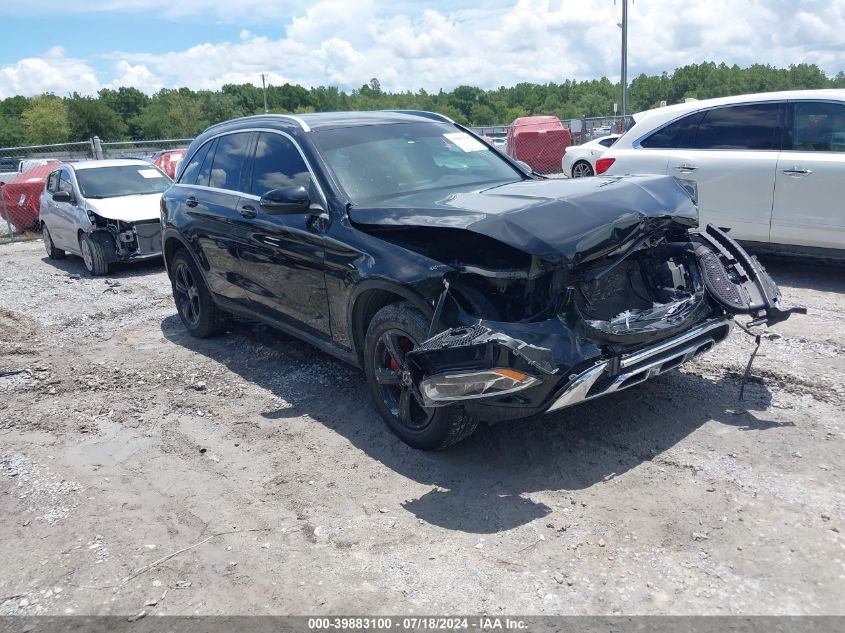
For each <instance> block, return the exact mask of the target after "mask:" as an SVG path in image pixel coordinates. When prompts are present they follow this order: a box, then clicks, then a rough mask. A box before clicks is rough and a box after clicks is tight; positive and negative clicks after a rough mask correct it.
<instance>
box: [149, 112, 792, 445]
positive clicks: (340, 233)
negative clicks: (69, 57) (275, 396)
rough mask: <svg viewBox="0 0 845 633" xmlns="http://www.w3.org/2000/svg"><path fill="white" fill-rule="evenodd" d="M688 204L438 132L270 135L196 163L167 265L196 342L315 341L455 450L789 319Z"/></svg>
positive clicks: (411, 424) (366, 116) (731, 246)
mask: <svg viewBox="0 0 845 633" xmlns="http://www.w3.org/2000/svg"><path fill="white" fill-rule="evenodd" d="M685 186H686V187H685ZM688 187H690V183H679V181H677V180H675V179H674V178H671V177H665V176H631V177H621V178H620V177H613V178H581V179H578V180H571V181H570V180H547V179H545V178H543V177H541V176H538V175H536V174H533V173H531V172H530V169H529V168H527V166H525V165H524V164H521V163H518V162H516V161H513V160H511V159H510V158H509V157H507V156H505V155H503V154H501V153H500V152H499V151H497V150H495V149H494V148H493V147H492V146H490V145H488V144H487V143H486V142H485V141H484V140H482V139H481V138H479V137H478V136H476V135H475V134H473V133H472V132H471V131H470V130H468V129H466V128H463V127H461V126H460V125H457V124H455V123H454V122H452V121H450V120H449V119H447V118H446V117H443V116H440V115H437V114H433V113H428V112H343V113H324V114H307V115H302V116H286V115H264V116H255V117H248V118H243V119H237V120H234V121H228V122H226V123H221V124H219V125H215V126H213V127H211V128H209V129H208V130H206V131H205V132H204V133H203V134H202V135H200V136H199V137H198V138H197V139H196V140H195V141H194V142H193V143H192V144H191V146H190V148H189V149H188V153H187V156H186V159H185V160H184V161H183V162H182V164H181V166H180V173H179V174H178V176H177V179H176V182H175V183H174V184H173V185H172V186H171V187H170V188H169V189H168V190H167V192H166V193H165V194H164V196H163V198H162V206H161V211H162V227H163V231H162V239H163V252H164V256H165V261H166V264H167V271H168V274H169V276H170V279H171V282H172V285H173V294H174V297H175V300H176V305H177V308H178V311H179V315H180V317H181V318H182V321H183V322H184V324H185V327H186V328H187V329H188V330H189V331H190V332H191V333H192V334H194V335H195V336H199V337H206V336H211V335H214V334H218V333H221V332H223V331H224V329H225V327H226V323H227V320H228V319H229V318H230V316H231V315H245V316H247V317H250V318H258V319H260V320H262V321H264V322H266V323H268V324H270V325H271V326H273V327H276V328H278V329H280V330H283V331H285V332H288V333H291V334H293V335H295V336H298V337H300V338H302V339H304V340H306V341H308V342H310V343H313V344H314V345H315V346H317V347H318V348H320V349H322V350H324V351H326V352H329V353H330V354H333V355H335V356H337V357H339V358H341V359H344V360H346V361H348V362H350V363H352V364H354V365H357V366H359V367H362V368H363V369H364V371H365V373H366V377H367V381H368V383H369V385H370V389H371V391H372V395H373V398H374V400H375V402H376V405H377V406H378V408H379V411H380V412H381V414H382V416H383V417H384V419H385V420H386V421H387V423H388V425H389V426H390V428H391V429H393V431H395V432H396V434H397V435H399V437H401V438H402V439H403V440H404V441H405V442H407V443H408V444H410V445H412V446H415V447H419V448H426V449H428V448H440V447H444V446H447V445H449V444H451V443H454V442H457V441H459V440H461V439H462V438H465V437H467V436H468V435H469V434H470V433H472V431H473V430H474V429H475V427H476V425H477V423H478V422H479V421H482V420H488V421H494V420H506V419H516V418H524V417H528V416H532V415H536V414H539V413H543V412H546V411H550V410H555V409H559V408H562V407H566V406H569V405H572V404H576V403H578V402H582V401H584V400H587V399H590V398H595V397H598V396H601V395H605V394H608V393H613V392H615V391H618V390H620V389H625V388H627V387H630V386H632V385H635V384H637V383H639V382H642V381H643V380H645V379H647V378H649V377H651V376H654V375H657V374H660V373H662V372H664V371H668V370H670V369H673V368H675V367H678V366H679V365H681V364H682V363H683V362H685V361H686V360H688V359H690V358H692V357H693V356H695V355H697V354H699V353H701V352H704V351H706V350H708V349H710V348H711V347H712V346H713V345H715V344H716V343H718V342H720V341H722V340H723V339H725V337H726V336H727V335H728V331H729V328H730V325H731V322H732V318H731V317H732V315H735V314H739V313H746V314H750V315H752V321H753V322H768V323H773V322H775V321H778V320H782V319H784V318H786V317H787V316H788V314H789V312H790V310H787V309H784V308H782V307H781V303H780V296H779V292H778V289H777V287H776V286H775V284H774V283H773V282H772V280H771V279H770V278H769V276H768V275H767V274H766V272H765V271H764V269H763V268H762V267H761V266H760V264H759V263H758V262H757V261H756V259H755V258H752V257H750V256H749V255H748V254H747V253H746V252H745V251H744V250H743V249H742V248H740V247H739V246H738V245H737V244H736V243H735V242H734V241H733V240H731V239H730V238H729V237H728V236H727V235H725V234H724V233H723V232H721V231H719V230H718V229H717V228H715V227H707V229H706V230H705V231H703V232H700V233H691V232H690V229H693V228H695V227H696V226H697V210H696V206H695V204H694V202H693V198H694V193H695V192H694V190H691V189H689V188H688Z"/></svg>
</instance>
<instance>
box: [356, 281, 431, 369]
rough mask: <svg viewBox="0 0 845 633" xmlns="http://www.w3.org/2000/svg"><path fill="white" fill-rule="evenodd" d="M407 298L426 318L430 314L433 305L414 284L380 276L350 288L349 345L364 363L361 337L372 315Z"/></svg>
mask: <svg viewBox="0 0 845 633" xmlns="http://www.w3.org/2000/svg"><path fill="white" fill-rule="evenodd" d="M401 301H407V302H408V303H410V304H411V305H413V306H414V307H415V308H417V309H418V310H419V311H420V312H422V313H423V315H425V317H426V318H429V319H430V318H432V316H433V315H434V308H433V307H432V306H431V305H430V304H429V303H428V302H426V300H425V299H424V298H423V297H422V296H421V295H420V294H419V293H418V292H416V291H415V290H414V289H413V288H410V287H408V286H403V285H401V284H397V283H395V282H391V281H387V280H383V279H370V280H366V281H363V282H361V283H360V284H359V285H358V286H357V287H356V288H355V290H354V291H353V293H352V296H351V297H350V300H349V306H350V309H349V310H348V311H347V312H348V315H349V316H348V320H349V323H348V327H349V332H350V335H351V339H352V349H353V352H354V353H355V355H356V356H357V358H358V360H359V362H360V363H361V364H362V365H361V366H363V359H364V341H365V339H366V336H367V325H368V324H369V322H370V320H371V319H372V318H373V316H374V315H375V314H376V312H378V311H379V310H381V309H382V308H383V307H385V306H387V305H390V304H392V303H399V302H401Z"/></svg>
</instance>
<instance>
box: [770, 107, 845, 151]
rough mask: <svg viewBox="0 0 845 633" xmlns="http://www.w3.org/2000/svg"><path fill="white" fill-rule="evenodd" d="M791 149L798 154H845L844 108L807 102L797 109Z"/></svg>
mask: <svg viewBox="0 0 845 633" xmlns="http://www.w3.org/2000/svg"><path fill="white" fill-rule="evenodd" d="M793 108H794V114H793V122H792V146H791V148H790V147H789V144H788V143H787V146H786V147H784V149H793V150H795V151H799V152H845V104H843V103H824V102H820V101H819V102H812V101H808V102H804V103H796V104H795V105H794V106H793Z"/></svg>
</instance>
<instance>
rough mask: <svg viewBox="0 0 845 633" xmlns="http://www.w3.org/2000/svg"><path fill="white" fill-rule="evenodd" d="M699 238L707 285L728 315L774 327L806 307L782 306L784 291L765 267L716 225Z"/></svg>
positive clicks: (703, 272) (699, 250) (699, 261)
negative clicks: (737, 315)
mask: <svg viewBox="0 0 845 633" xmlns="http://www.w3.org/2000/svg"><path fill="white" fill-rule="evenodd" d="M697 237H698V238H699V239H700V240H701V242H702V243H699V245H698V246H697V247H696V249H695V255H696V258H697V259H698V264H699V267H700V268H701V276H702V277H703V279H704V286H705V288H707V291H708V292H709V293H710V295H711V296H712V297H713V299H714V300H715V301H716V302H717V303H719V304H720V305H721V306H722V307H723V308H724V309H725V310H726V311H727V312H730V313H732V314H750V315H751V316H752V317H753V320H752V321H751V325H758V324H761V323H765V324H766V325H773V324H775V323H780V322H781V321H785V320H786V319H788V318H789V315H790V314H806V313H807V309H806V308H800V307H785V306H783V305H782V298H781V294H780V290H778V287H777V285H776V284H775V282H774V281H773V280H772V278H771V277H770V276H769V273H767V272H766V269H765V268H764V267H763V265H762V264H761V263H760V262H759V261H757V258H756V257H752V256H751V255H749V254H748V253H746V252H745V249H743V248H742V247H741V246H740V245H739V244H737V243H736V242H735V241H734V240H733V239H731V238H730V237H728V235H727V234H726V233H725V232H724V231H720V230H719V229H717V228H716V227H715V226H713V225H712V224H708V225H707V228H706V229H705V231H704V233H700V234H698V235H697Z"/></svg>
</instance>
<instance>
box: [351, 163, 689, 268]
mask: <svg viewBox="0 0 845 633" xmlns="http://www.w3.org/2000/svg"><path fill="white" fill-rule="evenodd" d="M349 218H350V219H351V220H352V222H354V223H356V224H361V225H374V226H382V227H391V226H396V227H400V226H420V227H444V228H457V229H466V230H468V231H473V232H475V233H480V234H481V235H485V236H487V237H491V238H493V239H496V240H498V241H500V242H503V243H505V244H508V245H509V246H513V247H514V248H518V249H519V250H521V251H524V252H526V253H528V254H530V255H534V256H536V257H540V258H542V259H545V260H548V261H550V262H553V263H556V264H563V265H566V266H569V267H575V266H577V265H579V264H582V263H586V262H589V261H593V260H596V259H599V258H601V257H605V256H607V255H610V254H612V253H614V251H617V250H619V249H620V248H626V247H628V246H630V245H631V244H632V243H633V242H634V241H635V240H637V239H639V238H640V237H642V236H644V235H646V234H647V233H650V232H652V231H656V230H668V229H672V228H675V229H689V228H695V227H696V226H698V209H697V208H696V206H695V204H693V202H692V200H691V199H690V197H689V194H688V193H687V191H686V190H685V189H684V188H683V187H682V186H681V185H680V184H679V183H678V181H677V180H675V179H674V178H672V177H670V176H624V177H618V176H617V177H601V176H599V177H595V178H578V179H574V180H527V181H523V182H516V183H511V184H507V185H501V186H498V187H493V188H489V189H483V190H473V191H464V192H458V193H455V192H454V191H450V192H449V193H448V194H445V195H444V193H443V191H442V190H432V191H418V192H414V193H411V194H407V195H402V196H397V197H394V198H390V199H388V200H384V201H382V202H381V204H380V205H378V206H370V207H361V208H358V207H352V208H351V209H350V210H349Z"/></svg>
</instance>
